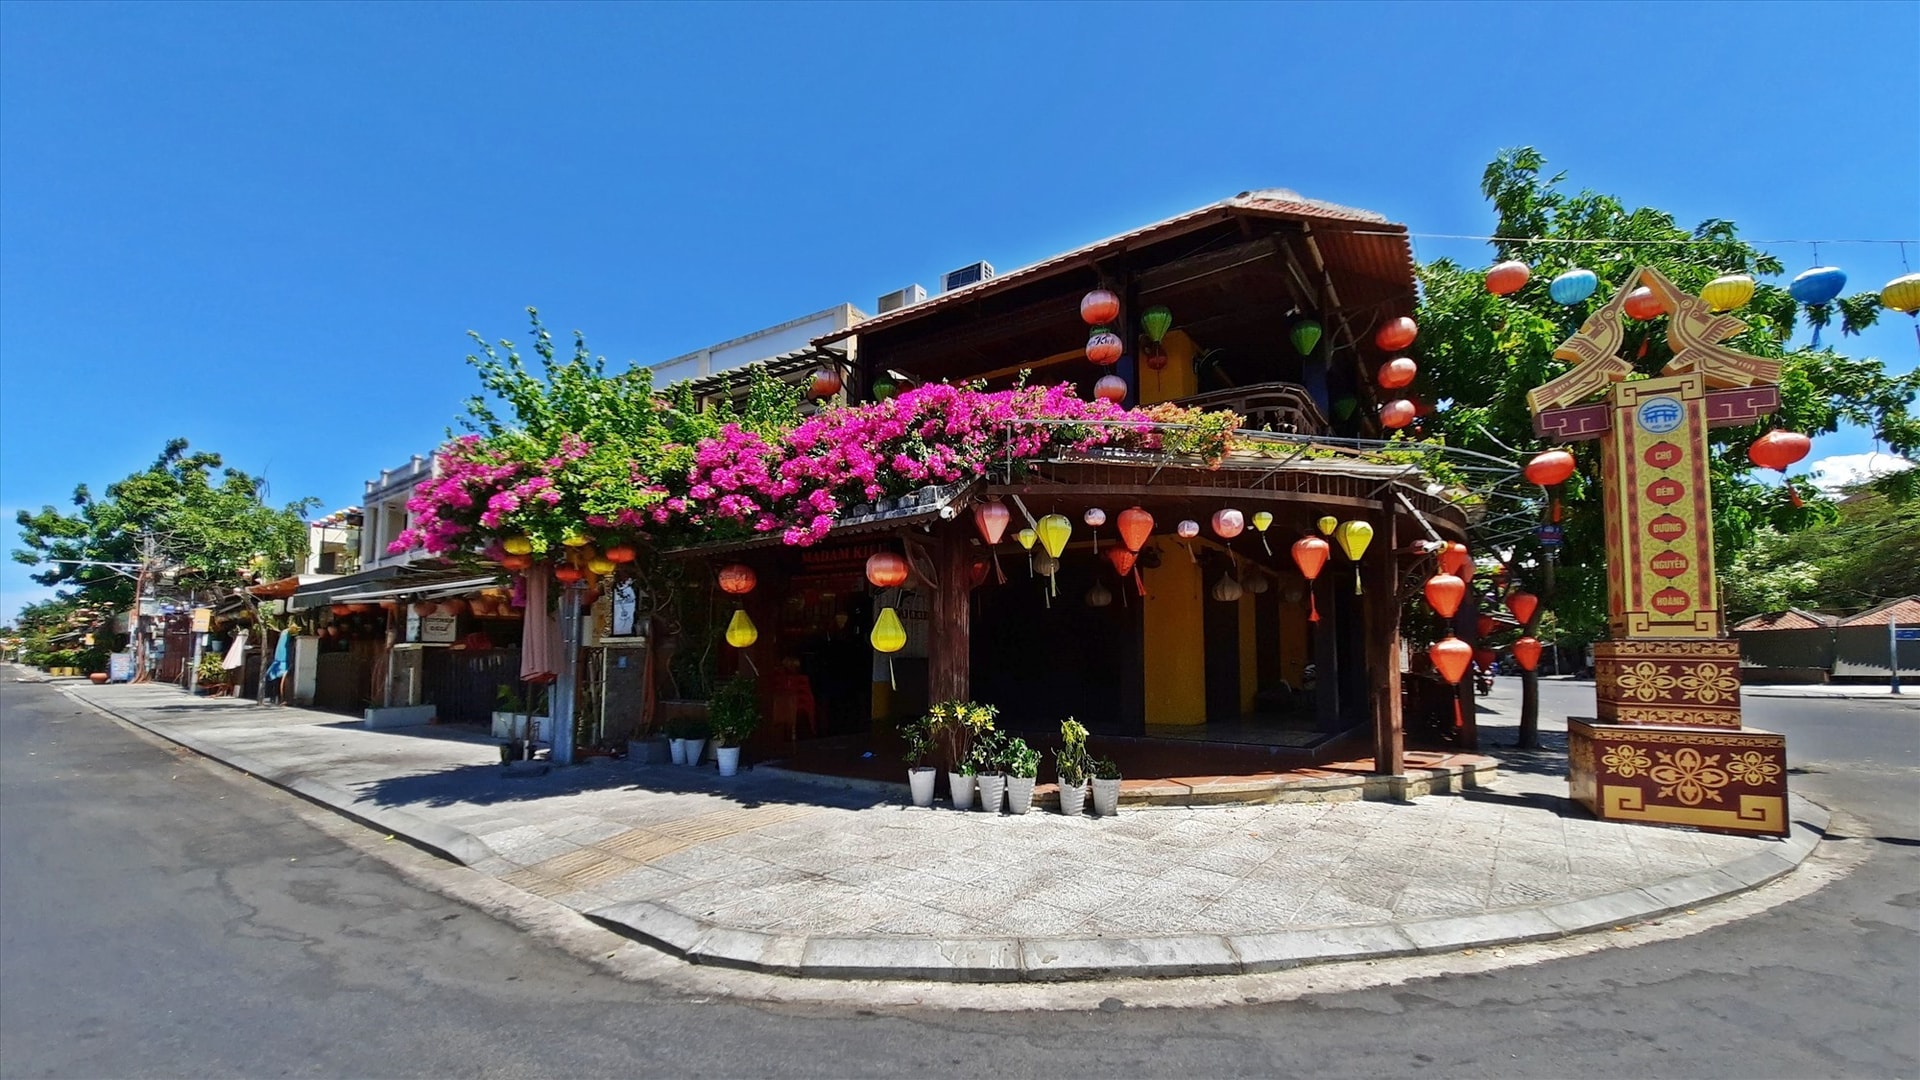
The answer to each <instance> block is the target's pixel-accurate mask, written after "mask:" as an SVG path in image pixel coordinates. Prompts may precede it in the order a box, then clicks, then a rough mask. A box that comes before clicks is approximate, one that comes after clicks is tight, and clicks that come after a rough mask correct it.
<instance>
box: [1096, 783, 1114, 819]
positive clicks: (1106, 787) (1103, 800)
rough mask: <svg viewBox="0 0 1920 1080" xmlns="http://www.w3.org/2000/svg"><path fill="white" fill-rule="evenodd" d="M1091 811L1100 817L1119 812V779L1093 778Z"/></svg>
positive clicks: (1110, 815)
mask: <svg viewBox="0 0 1920 1080" xmlns="http://www.w3.org/2000/svg"><path fill="white" fill-rule="evenodd" d="M1093 812H1094V813H1096V814H1098V815H1100V816H1101V817H1112V816H1113V815H1115V814H1117V813H1119V812H1120V781H1118V780H1102V779H1100V778H1099V777H1097V776H1096V777H1094V778H1093Z"/></svg>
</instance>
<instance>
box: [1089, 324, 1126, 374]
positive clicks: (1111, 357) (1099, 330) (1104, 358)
mask: <svg viewBox="0 0 1920 1080" xmlns="http://www.w3.org/2000/svg"><path fill="white" fill-rule="evenodd" d="M1124 348H1125V346H1124V345H1122V343H1121V341H1120V335H1118V334H1116V333H1114V332H1113V331H1111V330H1109V329H1107V328H1106V327H1104V326H1096V327H1094V328H1093V333H1091V334H1088V335H1087V359H1089V360H1091V361H1093V362H1094V363H1096V364H1099V365H1100V366H1101V367H1107V366H1109V365H1112V364H1116V363H1118V362H1119V360H1120V353H1121V352H1122V351H1123V350H1124Z"/></svg>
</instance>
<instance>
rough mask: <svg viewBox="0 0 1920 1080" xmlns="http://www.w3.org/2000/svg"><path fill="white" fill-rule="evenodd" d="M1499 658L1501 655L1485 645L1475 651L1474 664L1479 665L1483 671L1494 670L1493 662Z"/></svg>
mask: <svg viewBox="0 0 1920 1080" xmlns="http://www.w3.org/2000/svg"><path fill="white" fill-rule="evenodd" d="M1499 658H1500V654H1499V653H1496V652H1494V651H1493V650H1492V649H1489V648H1487V647H1486V646H1485V645H1482V646H1480V647H1479V648H1477V649H1475V650H1473V662H1474V663H1476V664H1479V665H1480V668H1481V670H1483V671H1491V670H1493V662H1494V661H1495V660H1498V659H1499Z"/></svg>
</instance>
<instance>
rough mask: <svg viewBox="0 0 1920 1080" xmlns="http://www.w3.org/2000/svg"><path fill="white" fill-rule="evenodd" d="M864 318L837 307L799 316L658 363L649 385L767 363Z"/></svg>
mask: <svg viewBox="0 0 1920 1080" xmlns="http://www.w3.org/2000/svg"><path fill="white" fill-rule="evenodd" d="M866 317H867V316H866V314H865V313H864V312H862V311H861V310H860V309H859V308H856V307H854V306H853V305H852V304H840V305H838V306H836V307H830V308H828V309H827V310H825V311H816V312H814V313H813V314H811V315H803V316H801V317H800V318H798V319H793V320H790V321H788V322H783V323H781V324H780V325H778V326H769V327H767V328H766V329H765V330H756V331H754V332H753V333H751V334H748V335H746V336H744V337H737V338H734V339H733V340H731V341H723V342H721V343H720V344H718V345H711V346H708V347H707V348H704V349H697V350H695V351H693V352H690V353H687V354H686V355H684V356H676V357H674V358H673V359H671V360H662V361H661V362H660V363H658V364H653V365H651V367H652V369H653V385H655V386H657V387H665V386H669V385H671V384H673V383H677V382H684V381H686V380H687V379H697V378H699V377H701V376H702V375H711V374H713V373H714V372H717V371H731V370H733V369H734V368H737V367H745V366H746V365H748V364H755V363H759V362H760V361H762V360H771V359H773V358H774V357H776V356H779V355H781V354H782V353H790V352H793V351H794V350H795V349H804V348H806V347H807V343H808V342H810V341H812V340H813V339H814V338H817V337H819V336H820V335H822V334H830V333H833V332H834V331H836V330H845V329H846V328H847V327H849V326H852V325H853V324H854V323H857V322H860V321H862V320H864V319H865V318H866Z"/></svg>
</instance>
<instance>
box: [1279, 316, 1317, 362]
mask: <svg viewBox="0 0 1920 1080" xmlns="http://www.w3.org/2000/svg"><path fill="white" fill-rule="evenodd" d="M1323 332H1324V331H1323V330H1322V329H1321V327H1320V322H1319V320H1317V319H1308V318H1299V319H1295V320H1293V327H1292V329H1290V330H1289V331H1288V332H1287V338H1288V340H1290V341H1292V342H1293V348H1294V351H1295V352H1298V353H1299V354H1300V355H1301V356H1312V355H1313V349H1314V346H1316V345H1318V344H1320V335H1321V334H1322V333H1323Z"/></svg>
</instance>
